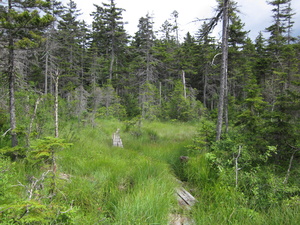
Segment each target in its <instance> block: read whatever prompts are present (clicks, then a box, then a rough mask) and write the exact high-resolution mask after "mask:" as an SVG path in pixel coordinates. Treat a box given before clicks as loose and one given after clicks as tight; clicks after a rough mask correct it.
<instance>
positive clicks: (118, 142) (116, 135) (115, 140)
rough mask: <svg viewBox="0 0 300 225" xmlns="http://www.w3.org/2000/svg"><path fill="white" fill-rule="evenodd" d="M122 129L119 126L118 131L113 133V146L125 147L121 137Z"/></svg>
mask: <svg viewBox="0 0 300 225" xmlns="http://www.w3.org/2000/svg"><path fill="white" fill-rule="evenodd" d="M119 132H120V129H119V128H118V129H117V131H116V132H115V133H114V134H113V137H112V139H113V146H116V147H121V148H123V143H122V140H121V137H120V134H119Z"/></svg>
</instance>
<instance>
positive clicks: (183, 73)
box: [182, 70, 186, 99]
mask: <svg viewBox="0 0 300 225" xmlns="http://www.w3.org/2000/svg"><path fill="white" fill-rule="evenodd" d="M182 84H183V96H184V98H185V99H186V84H185V72H184V70H182Z"/></svg>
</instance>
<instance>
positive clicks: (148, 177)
mask: <svg viewBox="0 0 300 225" xmlns="http://www.w3.org/2000/svg"><path fill="white" fill-rule="evenodd" d="M117 128H121V138H122V140H123V144H124V148H118V147H112V140H111V136H112V133H113V132H115V131H116V129H117ZM191 128H192V126H191V125H186V127H185V126H183V127H182V129H185V132H184V131H183V130H182V129H180V127H179V126H178V125H176V124H162V123H154V124H152V123H144V124H143V126H142V127H140V128H134V129H132V130H129V131H128V132H125V131H124V130H125V129H124V124H122V123H120V122H118V121H99V123H98V127H97V128H94V129H92V128H89V127H85V128H82V129H80V130H77V132H76V135H73V134H72V132H71V131H70V130H68V129H72V127H71V126H70V127H69V128H68V127H65V129H64V131H63V132H62V133H63V135H65V136H66V137H68V136H71V137H72V138H73V140H75V142H74V145H73V147H72V148H70V149H68V150H64V151H62V152H60V153H59V155H58V163H59V170H60V172H61V173H66V174H70V175H71V181H69V182H68V181H64V182H65V183H64V184H63V188H62V190H61V192H63V193H64V194H62V195H61V198H63V196H64V195H65V196H67V198H68V199H69V200H72V201H73V202H74V205H76V207H77V209H78V213H77V222H78V223H79V222H80V221H83V220H84V221H89V222H88V223H90V224H93V223H104V224H105V223H106V224H167V220H168V217H169V214H170V213H171V211H173V210H177V207H178V206H177V204H176V198H175V194H174V191H175V187H176V186H177V185H178V184H177V182H176V181H175V179H174V170H173V169H172V167H171V166H170V164H174V165H175V164H176V163H177V160H178V159H179V155H180V154H181V153H182V152H183V151H184V146H185V144H186V142H184V140H185V139H186V138H187V137H186V136H189V139H191V138H192V135H193V134H194V131H195V129H194V128H193V129H191ZM137 132H139V133H137Z"/></svg>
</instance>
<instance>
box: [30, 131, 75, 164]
mask: <svg viewBox="0 0 300 225" xmlns="http://www.w3.org/2000/svg"><path fill="white" fill-rule="evenodd" d="M70 146H72V144H71V143H67V142H65V140H64V139H61V138H53V137H45V138H43V139H38V140H36V141H35V142H34V143H32V146H31V150H30V151H29V153H28V157H27V158H26V159H27V160H28V162H30V163H32V164H33V165H41V164H42V163H43V164H52V163H53V160H54V158H53V157H54V154H55V153H57V152H58V151H59V150H62V149H64V148H68V147H70Z"/></svg>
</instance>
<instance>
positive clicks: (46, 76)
mask: <svg viewBox="0 0 300 225" xmlns="http://www.w3.org/2000/svg"><path fill="white" fill-rule="evenodd" d="M47 42H48V41H47ZM47 45H48V43H47ZM48 64H49V55H48V49H47V53H46V68H45V95H47V94H48Z"/></svg>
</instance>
